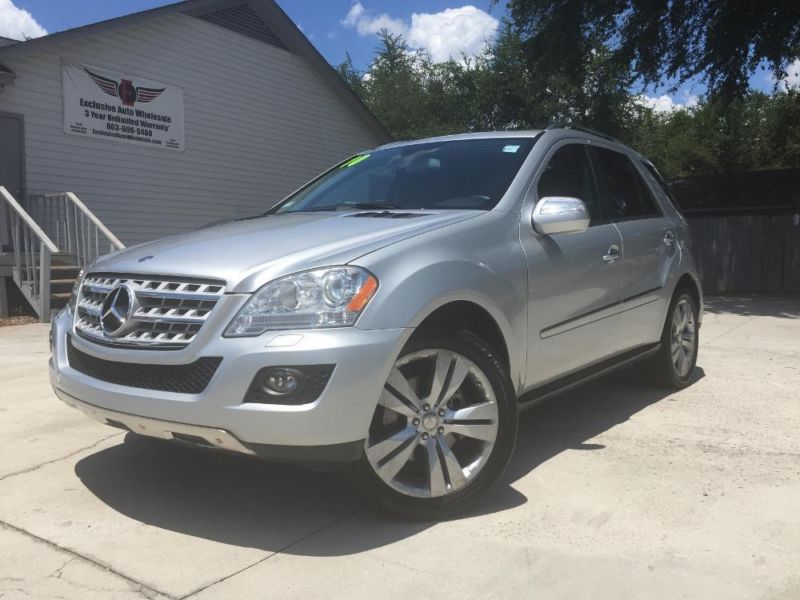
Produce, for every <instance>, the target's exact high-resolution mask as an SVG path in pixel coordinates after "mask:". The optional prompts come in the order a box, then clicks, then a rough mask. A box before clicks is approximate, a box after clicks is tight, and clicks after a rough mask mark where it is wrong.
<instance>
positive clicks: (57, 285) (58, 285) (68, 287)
mask: <svg viewBox="0 0 800 600" xmlns="http://www.w3.org/2000/svg"><path fill="white" fill-rule="evenodd" d="M74 285H75V277H65V278H61V279H51V280H50V293H52V294H55V293H58V292H70V293H71V292H72V286H74Z"/></svg>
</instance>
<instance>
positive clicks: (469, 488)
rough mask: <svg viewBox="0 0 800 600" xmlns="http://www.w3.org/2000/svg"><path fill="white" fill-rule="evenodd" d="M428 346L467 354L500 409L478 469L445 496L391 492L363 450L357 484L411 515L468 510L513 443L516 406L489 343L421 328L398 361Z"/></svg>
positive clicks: (385, 505)
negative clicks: (490, 443)
mask: <svg viewBox="0 0 800 600" xmlns="http://www.w3.org/2000/svg"><path fill="white" fill-rule="evenodd" d="M429 349H437V350H445V351H450V352H456V353H458V354H461V355H463V356H464V357H466V358H468V359H469V360H470V361H472V362H473V363H474V365H475V366H477V367H478V369H479V370H480V371H481V372H482V373H483V375H484V376H485V377H486V379H487V380H488V381H489V383H490V384H491V387H492V390H493V392H494V395H495V399H496V402H497V409H498V419H497V422H498V427H497V437H496V439H495V442H494V445H493V446H492V448H491V451H490V453H489V454H488V458H486V460H485V462H484V464H483V465H482V467H481V469H480V471H478V473H477V474H476V475H475V476H474V477H473V478H472V479H471V480H469V481H468V482H467V483H466V484H465V485H464V487H461V488H460V489H457V490H455V491H451V492H448V493H447V494H446V495H444V496H439V497H428V498H419V497H414V496H411V495H407V494H404V493H401V492H399V491H397V490H395V489H394V488H393V487H390V485H388V484H387V483H386V482H384V481H383V480H382V479H381V478H380V477H379V476H378V475H377V474H376V472H375V470H374V468H373V467H372V465H371V464H370V462H369V460H368V459H367V456H366V452H365V453H364V455H362V458H361V460H360V461H359V462H357V463H355V465H354V469H353V471H354V475H355V479H356V482H357V484H358V485H359V487H361V488H362V489H363V490H364V491H365V492H366V493H367V494H368V495H369V496H371V497H372V498H373V499H375V500H377V502H378V503H379V505H380V506H381V507H383V508H385V509H389V510H390V511H391V512H394V513H399V514H402V515H404V516H407V517H412V518H415V519H442V518H447V517H452V516H454V515H456V514H458V513H461V512H463V511H464V510H466V509H467V508H468V507H469V505H470V503H471V502H472V501H473V500H474V499H475V498H476V497H477V496H479V495H480V494H481V493H483V492H484V491H486V489H487V488H489V487H490V486H491V485H492V484H493V483H494V482H495V481H497V479H498V478H499V477H500V476H501V475H502V474H503V472H504V471H505V469H506V467H507V466H508V463H509V461H510V459H511V456H512V454H513V452H514V447H515V445H516V442H517V424H518V410H517V399H516V394H515V392H514V387H513V385H512V384H511V380H510V378H509V376H508V373H507V371H506V369H505V367H503V365H502V363H501V362H500V361H499V360H498V359H497V357H496V356H497V355H496V354H495V353H494V352H493V351H492V350H491V349H490V348H489V346H488V344H486V342H484V341H483V340H482V339H480V338H479V337H477V336H475V335H473V334H471V333H469V332H459V333H448V332H441V331H430V332H428V331H424V330H423V331H420V332H418V333H417V334H416V335H415V336H413V337H412V338H411V339H410V340H409V342H408V343H407V344H406V347H405V348H404V349H403V351H402V353H401V354H400V357H399V359H398V360H400V359H402V357H404V356H407V355H409V354H412V353H415V352H420V351H424V350H429Z"/></svg>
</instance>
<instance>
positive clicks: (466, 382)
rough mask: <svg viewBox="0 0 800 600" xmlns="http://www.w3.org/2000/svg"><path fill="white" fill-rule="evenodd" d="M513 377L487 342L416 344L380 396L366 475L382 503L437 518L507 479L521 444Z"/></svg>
mask: <svg viewBox="0 0 800 600" xmlns="http://www.w3.org/2000/svg"><path fill="white" fill-rule="evenodd" d="M509 390H510V382H509V381H508V376H507V374H506V372H505V369H503V368H502V367H501V366H500V364H499V363H498V362H497V360H496V359H495V357H494V355H493V354H492V353H491V351H490V350H489V349H488V347H487V346H486V344H485V343H483V342H482V341H481V340H479V339H477V338H474V336H468V337H456V338H439V339H436V340H434V339H431V338H429V337H427V336H426V337H425V338H423V339H420V340H416V341H412V342H410V343H409V344H408V346H407V347H406V349H405V351H404V354H403V355H402V356H401V357H400V358H398V359H397V361H396V362H395V364H394V366H393V367H392V370H391V372H390V373H389V377H388V379H387V381H386V384H385V385H384V388H383V390H382V392H381V396H380V399H379V401H378V406H377V407H376V409H375V414H374V416H373V419H372V423H371V425H370V430H369V436H368V438H367V440H366V442H365V446H364V460H363V461H362V465H361V470H362V472H364V471H366V473H364V475H365V477H364V478H363V479H365V480H366V483H367V487H368V489H369V490H370V491H371V492H373V493H375V494H377V495H378V497H379V498H380V499H381V500H382V501H383V503H384V504H387V505H389V506H390V507H392V508H395V509H398V510H401V511H403V512H406V513H412V514H415V515H417V516H434V515H435V516H439V515H441V514H442V513H444V512H451V511H452V510H456V509H459V508H461V507H462V506H463V505H464V503H465V502H466V501H467V499H469V498H471V497H472V496H474V495H475V493H476V492H478V491H480V490H481V489H483V488H484V487H486V486H488V485H489V484H490V483H492V481H494V480H495V479H496V478H497V477H498V476H499V475H500V473H501V472H502V470H503V468H504V467H505V465H506V463H507V462H508V458H509V457H510V454H511V452H510V451H511V449H512V448H513V443H514V440H515V438H516V405H515V403H514V401H513V393H511V394H510V393H509Z"/></svg>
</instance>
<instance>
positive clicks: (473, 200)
mask: <svg viewBox="0 0 800 600" xmlns="http://www.w3.org/2000/svg"><path fill="white" fill-rule="evenodd" d="M533 143H534V139H532V138H492V139H472V140H454V141H444V142H435V143H433V142H428V143H421V144H410V145H407V146H398V147H395V148H387V149H385V150H376V151H374V152H370V153H365V154H362V155H359V156H356V157H354V158H352V159H350V160H348V161H346V162H344V163H342V164H341V165H338V166H337V167H335V168H334V169H331V170H330V171H328V172H327V173H325V174H324V175H322V176H321V177H320V178H319V179H317V180H316V181H314V182H313V183H311V184H310V185H308V186H307V187H306V188H304V189H302V190H300V191H299V192H298V193H296V194H295V195H294V196H292V197H290V198H288V199H287V200H286V202H284V203H283V204H281V205H279V206H278V207H277V208H276V209H275V210H274V212H278V213H282V212H304V211H316V210H337V209H340V208H341V209H348V208H365V207H369V205H374V206H375V208H381V207H385V208H389V207H396V208H406V209H415V208H430V209H439V210H441V209H457V208H464V209H481V210H488V209H490V208H492V207H494V205H495V204H497V202H498V201H499V200H500V198H501V197H502V196H503V194H504V193H505V191H506V190H507V189H508V186H509V185H510V184H511V181H512V180H513V179H514V176H515V175H516V174H517V171H518V170H519V168H520V166H522V162H523V161H524V160H525V157H527V155H528V153H529V152H530V149H531V147H532V146H533Z"/></svg>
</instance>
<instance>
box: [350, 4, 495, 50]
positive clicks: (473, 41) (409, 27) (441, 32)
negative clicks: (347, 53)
mask: <svg viewBox="0 0 800 600" xmlns="http://www.w3.org/2000/svg"><path fill="white" fill-rule="evenodd" d="M342 24H343V25H345V26H346V27H354V28H355V29H356V31H357V32H358V33H359V35H362V36H367V35H373V34H376V33H378V32H380V31H381V30H382V29H385V30H386V31H388V32H389V33H392V34H394V35H398V34H400V35H403V36H404V37H405V38H406V41H407V42H408V45H409V47H410V48H412V49H424V50H427V51H428V52H429V53H430V55H431V59H432V60H433V61H435V62H443V61H446V60H448V59H450V58H454V59H456V60H458V59H460V58H461V56H462V54H466V55H468V56H474V55H476V54H479V53H480V52H481V51H482V50H483V49H484V47H485V46H486V42H487V41H488V40H490V39H492V38H493V37H494V36H495V34H496V33H497V28H498V26H499V22H498V20H497V19H495V18H494V17H493V16H491V15H490V14H488V13H486V12H484V11H482V10H480V9H478V8H475V7H474V6H462V7H460V8H447V9H445V10H443V11H441V12H438V13H414V14H412V15H411V21H410V23H409V22H407V21H404V20H403V19H398V18H395V17H391V16H389V15H388V14H386V13H382V14H379V15H373V14H371V13H370V12H369V11H367V9H366V8H364V5H363V4H361V3H360V2H356V3H355V4H353V5H352V6H351V7H350V11H349V12H348V13H347V15H346V16H345V18H344V19H342Z"/></svg>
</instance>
